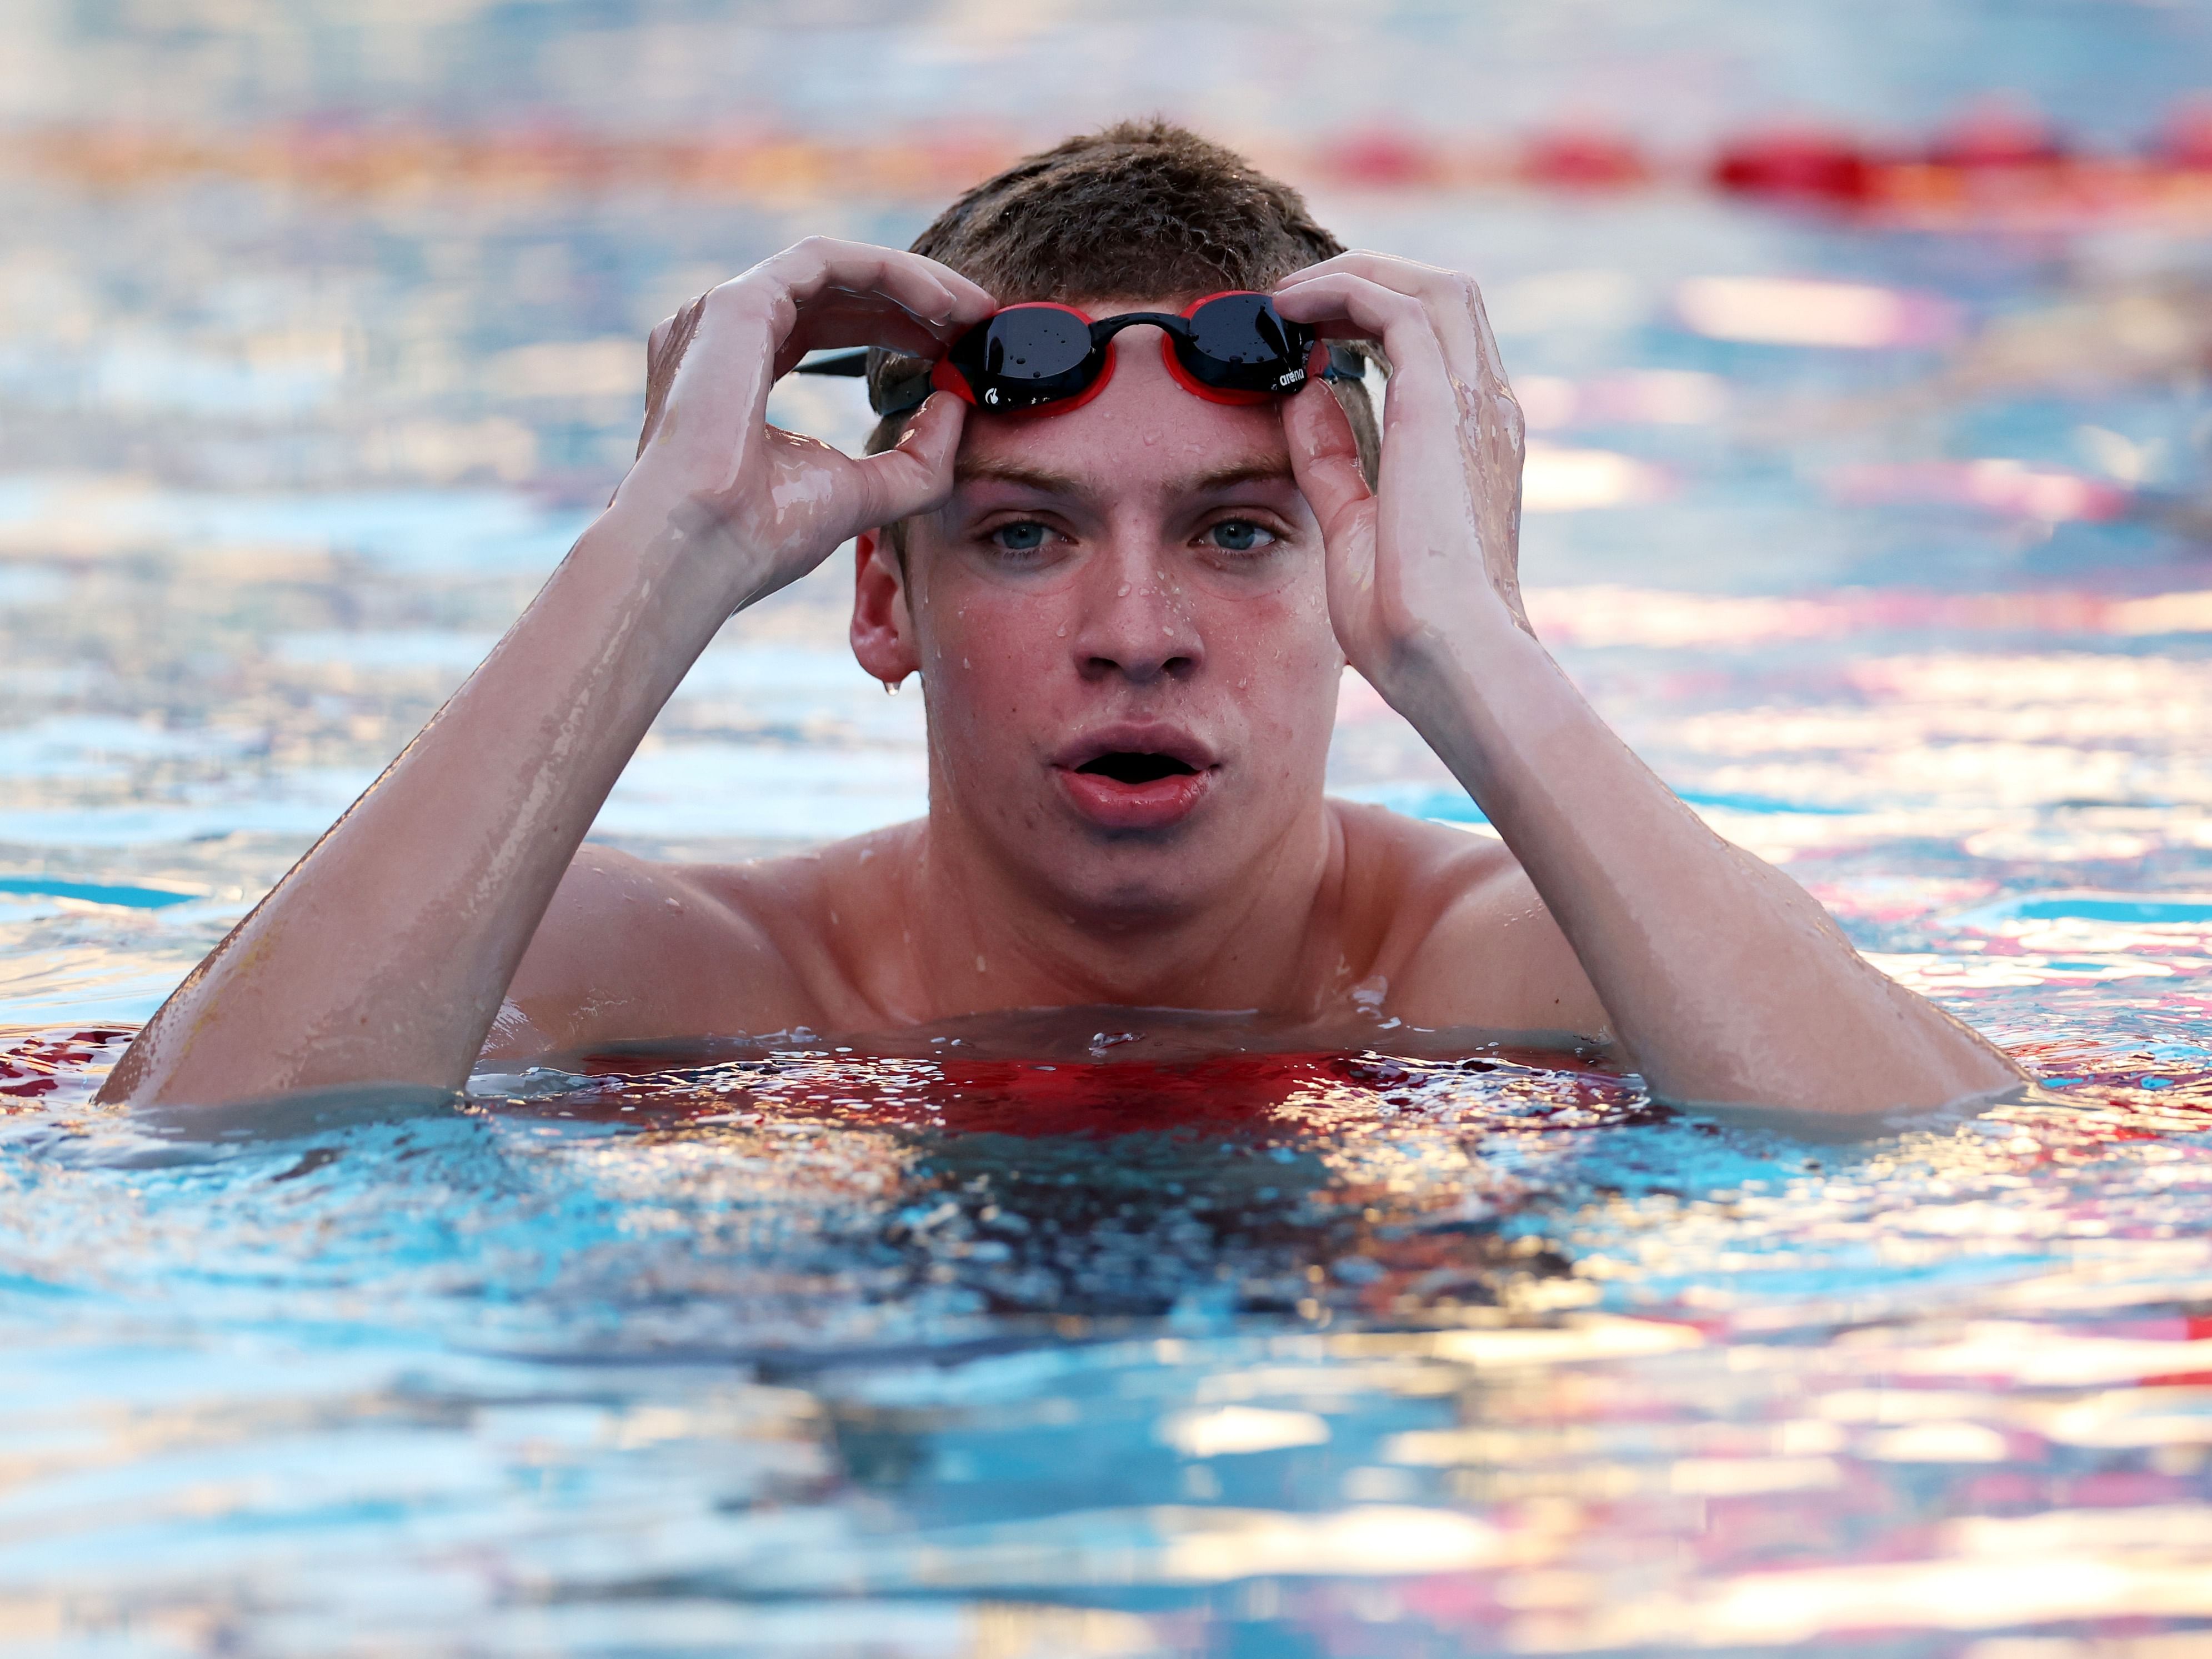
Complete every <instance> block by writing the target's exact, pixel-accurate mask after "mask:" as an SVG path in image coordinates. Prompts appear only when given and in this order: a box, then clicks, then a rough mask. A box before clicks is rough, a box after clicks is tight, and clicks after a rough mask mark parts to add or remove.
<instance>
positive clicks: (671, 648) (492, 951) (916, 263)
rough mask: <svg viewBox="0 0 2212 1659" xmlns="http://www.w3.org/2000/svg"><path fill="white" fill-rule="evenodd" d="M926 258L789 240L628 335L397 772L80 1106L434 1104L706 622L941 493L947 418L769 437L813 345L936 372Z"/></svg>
mask: <svg viewBox="0 0 2212 1659" xmlns="http://www.w3.org/2000/svg"><path fill="white" fill-rule="evenodd" d="M992 305H993V302H992V300H991V297H990V296H989V295H987V294H986V293H985V292H984V291H983V290H982V289H979V288H977V287H976V286H975V284H974V283H970V282H968V281H967V280H966V279H964V278H963V277H961V276H957V275H955V274H954V273H953V272H951V270H946V269H945V268H944V267H943V266H941V265H938V264H934V263H933V262H932V261H929V260H927V259H923V258H917V257H915V256H914V255H911V254H906V253H894V252H888V251H886V250H884V249H881V248H870V247H864V246H860V245H858V244H854V243H844V242H830V241H823V240H814V241H810V242H803V243H801V244H799V246H796V247H794V248H791V249H788V250H787V251H786V252H783V253H781V254H779V255H777V256H776V257H775V258H772V259H770V260H768V261H767V262H765V263H764V264H761V265H758V266H757V267H755V268H754V269H753V270H750V271H748V272H746V273H745V275H744V276H741V277H738V279H737V280H735V281H734V282H731V283H724V284H723V285H722V286H721V287H720V288H718V289H714V291H713V292H712V293H710V294H708V295H705V296H703V297H702V299H700V300H698V301H695V302H694V303H693V304H692V305H690V307H686V308H685V309H684V312H682V313H679V314H678V316H676V317H674V318H671V319H670V320H669V321H668V322H666V323H664V324H662V325H661V326H660V327H659V329H657V330H656V331H654V334H653V342H652V345H651V348H650V351H649V354H648V386H647V398H646V426H645V434H644V436H643V438H642V439H641V441H640V444H639V453H638V459H637V461H636V464H635V465H634V466H633V467H632V468H631V470H630V471H629V476H628V477H625V478H624V479H623V483H622V486H621V488H620V489H618V490H617V492H616V494H615V497H614V500H613V501H611V503H610V504H609V506H608V508H607V511H606V512H605V514H604V515H603V516H602V517H601V518H600V519H599V520H598V521H597V522H596V523H595V524H593V525H592V527H591V528H590V529H589V530H587V531H586V532H584V535H583V536H582V538H580V540H579V541H578V542H577V544H576V545H575V547H574V550H572V551H571V552H570V553H569V555H568V558H567V559H566V560H564V561H563V562H562V565H561V567H560V568H559V569H557V570H556V571H555V572H554V574H553V575H552V577H551V578H550V580H548V581H547V582H546V584H545V586H544V589H543V590H542V591H541V592H539V593H538V597H537V599H535V600H533V601H532V604H531V605H530V608H529V609H528V610H527V611H525V612H524V613H523V615H522V617H521V618H520V621H518V622H517V623H515V624H514V626H513V629H510V630H509V631H508V632H507V636H506V637H505V638H504V639H502V640H501V641H500V642H499V644H498V645H497V646H496V647H494V649H493V651H492V653H491V654H490V656H489V657H488V658H486V659H485V660H484V662H483V665H482V666H480V667H479V668H478V669H477V671H476V672H475V673H474V674H472V675H471V676H470V678H469V679H468V681H467V682H466V683H465V684H464V685H463V686H462V687H461V689H460V690H459V691H457V692H455V693H454V694H453V698H452V700H451V701H450V702H447V705H446V706H445V707H444V708H442V709H441V710H440V711H439V712H438V714H436V716H435V717H434V718H433V719H432V720H431V721H430V723H429V724H428V726H425V727H424V728H423V729H422V732H421V734H420V735H419V736H417V737H416V739H415V741H414V742H413V743H411V744H409V745H408V746H407V748H406V749H405V750H404V751H403V752H402V753H401V755H400V757H399V758H398V759H397V760H396V761H394V762H393V763H392V765H391V766H390V767H389V768H388V769H386V772H385V774H384V775H383V776H382V777H381V778H380V779H378V780H377V781H376V782H375V783H374V784H373V785H372V786H371V787H369V789H368V793H365V794H364V795H362V798H361V799H359V800H358V801H356V802H355V803H354V805H353V806H352V807H351V808H349V810H348V811H347V812H346V814H345V816H344V817H342V818H340V819H339V820H338V822H337V824H336V825H335V826H333V827H332V828H331V829H330V831H329V832H328V833H327V834H325V836H324V837H323V838H322V840H321V841H319V842H317V843H316V845H315V846H314V848H313V849H312V850H310V851H309V853H308V854H307V856H306V857H305V858H304V859H302V860H301V861H300V862H299V864H297V865H296V866H294V867H293V869H292V871H291V872H289V874H288V875H287V876H286V877H285V878H284V879H283V881H282V882H280V883H278V884H277V885H276V889H275V890H274V891H272V892H271V893H270V895H269V896H268V897H267V898H265V899H264V900H263V901H262V902H261V903H260V904H259V905H258V906H257V907H256V908H254V910H253V911H252V914H251V915H248V916H247V917H246V920H245V921H242V922H240V924H239V925H238V927H236V928H235V929H234V930H233V932H232V933H231V934H230V936H229V937H228V939H225V940H223V942H222V944H221V945H217V946H216V949H215V950H214V951H212V952H211V953H210V955H209V957H208V958H207V960H206V961H204V962H203V963H200V965H199V966H198V967H197V968H196V969H193V971H192V973H191V975H190V976H189V977H188V978H187V979H186V980H185V982H184V983H183V985H181V986H180V987H178V989H177V991H176V993H175V994H173V996H171V997H170V999H169V1000H168V1001H167V1003H165V1004H163V1005H162V1006H161V1010H160V1012H157V1013H156V1014H155V1016H154V1018H153V1019H152V1020H151V1021H150V1022H149V1024H147V1026H146V1027H145V1029H144V1030H142V1031H141V1032H140V1033H139V1034H138V1036H137V1040H136V1041H135V1042H132V1044H131V1048H130V1050H129V1051H128V1052H127V1053H126V1054H125V1055H124V1058H123V1060H122V1062H121V1063H120V1064H119V1065H118V1066H117V1067H116V1068H115V1071H114V1073H112V1075H111V1076H110V1077H109V1079H108V1080H107V1083H106V1086H105V1087H104V1088H103V1089H102V1091H101V1098H102V1099H103V1100H106V1101H112V1102H129V1103H133V1104H146V1103H155V1102H179V1101H193V1102H200V1103H210V1102H216V1101H224V1100H235V1099H239V1098H242V1097H251V1096H254V1095H261V1094H269V1093H272V1092H275V1091H280V1090H287V1089H301V1088H313V1087H318V1086H323V1085H337V1084H348V1083H366V1082H386V1081H390V1082H405V1083H416V1084H431V1085H441V1086H446V1087H453V1086H456V1085H459V1083H460V1082H461V1081H462V1079H465V1077H466V1076H467V1075H468V1071H469V1067H470V1065H471V1062H472V1061H473V1060H475V1058H476V1056H477V1052H478V1051H479V1049H480V1048H481V1047H482V1046H483V1041H484V1036H485V1033H486V1031H487V1030H489V1028H490V1025H491V1023H492V1019H493V1017H494V1016H495V1014H496V1013H497V1012H498V1011H499V1006H500V1000H501V996H502V994H504V993H505V991H506V989H507V982H508V981H509V980H510V978H512V977H513V974H514V971H515V967H516V964H517V963H518V962H520V959H521V957H522V954H523V951H524V949H525V948H526V946H527V945H529V943H530V939H531V935H532V933H533V932H534V931H535V930H536V928H537V927H538V921H539V919H540V918H541V917H542V916H543V915H544V913H545V908H546V906H547V905H548V904H549V903H550V901H551V899H552V897H553V894H554V890H555V889H556V886H557V885H558V884H559V883H560V881H561V878H562V874H563V872H565V871H566V870H567V869H568V861H569V860H570V858H571V856H572V855H573V854H574V852H575V850H576V848H577V846H578V845H579V843H580V842H581V841H582V840H583V836H584V833H585V831H586V829H589V828H590V827H591V823H592V817H594V816H595V815H596V814H597V812H598V811H599V805H600V803H601V802H603V801H604V800H605V799H606V795H607V792H608V791H609V790H610V789H611V788H612V787H614V782H615V780H616V779H617V777H618V776H619V775H621V772H622V769H623V766H624V765H625V764H626V763H628V761H629V757H630V755H631V753H632V751H633V750H635V748H636V747H637V744H638V742H639V740H640V739H641V738H643V736H644V735H645V732H646V728H647V726H650V725H651V724H652V721H653V716H654V715H655V714H658V713H659V709H660V707H661V705H662V704H663V703H664V702H666V701H667V699H668V697H669V696H670V694H671V692H673V691H674V690H675V689H676V686H677V684H678V682H679V681H680V680H681V679H682V678H683V677H684V673H685V671H687V670H688V669H689V668H690V665H691V664H692V662H693V661H694V660H695V659H696V658H697V657H698V655H699V653H700V652H701V651H702V650H704V649H705V647H706V646H707V643H708V641H709V640H711V639H713V638H714V633H715V630H716V629H719V628H720V626H721V625H722V623H724V622H725V621H726V620H727V619H728V618H729V617H730V616H731V615H732V614H733V613H734V612H735V611H738V610H739V609H741V608H742V607H744V605H750V603H752V602H753V601H754V600H755V599H759V598H761V597H763V595H765V594H768V593H771V592H775V590H776V589H777V588H779V587H781V586H784V585H785V584H786V583H787V582H791V581H793V580H797V579H798V578H799V576H802V575H804V574H805V573H806V572H807V571H808V570H810V569H811V568H813V567H814V566H815V565H817V564H818V563H819V562H821V561H822V560H823V558H824V557H825V556H827V555H828V554H829V551H830V550H832V549H834V548H835V547H836V546H837V544H839V543H841V542H842V541H844V540H845V539H846V538H848V537H850V536H851V535H853V534H854V532H857V531H860V530H863V529H866V528H869V527H871V526H875V525H878V524H882V523H884V522H885V521H887V520H890V519H895V518H898V517H901V516H903V515H905V514H907V513H914V512H918V511H924V510H927V508H928V507H931V506H933V505H934V504H935V503H936V502H938V501H941V500H942V499H943V498H944V496H945V494H946V493H947V492H948V491H949V490H950V489H951V465H952V454H953V450H954V448H955V447H956V446H957V443H958V441H959V433H960V413H959V410H958V408H957V405H955V404H954V401H953V400H952V399H951V398H940V399H935V400H933V404H934V406H933V407H932V408H931V409H929V410H926V411H925V412H924V414H923V415H922V416H921V419H920V420H918V421H917V422H916V423H915V428H914V429H913V430H912V431H911V432H910V433H909V434H908V438H907V441H905V442H904V443H903V444H902V446H901V447H899V448H897V449H896V450H893V451H890V452H889V453H885V454H883V455H878V456H872V457H870V458H868V459H866V460H860V461H855V460H853V459H849V458H848V457H846V456H844V455H842V454H840V453H838V452H837V451H836V450H834V449H831V448H830V447H828V446H827V445H824V444H821V443H817V442H816V441H813V440H811V439H807V438H802V437H798V436H795V435H791V434H788V433H784V432H780V431H778V430H776V429H775V428H773V427H770V426H769V425H767V423H766V416H765V410H766V407H767V401H768V394H769V387H770V386H772V385H773V384H774V382H775V379H776V377H777V375H778V374H781V373H783V372H785V371H787V370H788V369H789V368H791V366H792V365H793V363H795V362H798V360H799V358H800V357H801V356H804V355H805V353H806V352H807V351H809V350H811V349H815V348H816V347H818V346H837V345H851V344H859V343H881V344H884V345H890V346H895V347H898V348H900V349H904V350H908V351H918V352H925V353H927V354H929V355H933V356H934V355H936V354H937V353H938V352H939V351H940V350H941V349H942V342H943V341H944V340H945V339H947V338H949V337H951V336H952V335H954V334H956V333H957V332H958V331H960V330H961V329H962V328H963V327H964V326H966V325H968V324H969V323H970V322H972V321H974V320H975V319H978V318H980V317H982V316H985V315H987V314H988V313H989V312H990V310H991V309H992Z"/></svg>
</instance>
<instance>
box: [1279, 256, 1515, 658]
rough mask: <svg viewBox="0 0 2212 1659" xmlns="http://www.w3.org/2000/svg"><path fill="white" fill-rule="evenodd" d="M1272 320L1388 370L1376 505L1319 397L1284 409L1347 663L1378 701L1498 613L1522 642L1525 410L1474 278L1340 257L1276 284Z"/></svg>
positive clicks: (1315, 389) (1334, 411) (1339, 414)
mask: <svg viewBox="0 0 2212 1659" xmlns="http://www.w3.org/2000/svg"><path fill="white" fill-rule="evenodd" d="M1275 307H1276V309H1277V310H1279V311H1280V312H1281V313H1282V314H1283V315H1284V316H1285V317H1287V318H1289V319H1292V320H1293V321H1296V322H1302V323H1310V324H1313V325H1316V326H1317V327H1318V328H1319V329H1320V331H1321V332H1322V335H1323V336H1324V337H1332V338H1347V337H1365V338H1370V339H1380V340H1381V341H1382V343H1383V350H1384V352H1385V353H1386V354H1387V355H1388V356H1389V359H1390V368H1391V373H1390V395H1389V403H1388V404H1387V406H1386V416H1387V418H1386V419H1385V422H1384V423H1383V468H1382V478H1381V486H1382V493H1381V494H1380V495H1374V494H1371V493H1370V491H1369V489H1368V488H1367V484H1366V481H1365V480H1364V479H1363V478H1362V477H1360V474H1359V458H1358V451H1357V450H1356V449H1355V447H1353V443H1352V428H1351V426H1350V425H1349V423H1348V422H1346V420H1345V418H1344V412H1343V410H1340V409H1339V408H1338V407H1337V404H1336V400H1335V398H1333V397H1331V396H1330V395H1329V393H1328V392H1327V390H1326V389H1323V388H1320V387H1319V386H1318V383H1316V384H1310V385H1309V386H1307V387H1306V389H1305V390H1304V391H1303V392H1300V393H1299V394H1298V395H1297V397H1295V398H1291V399H1290V400H1289V401H1288V402H1287V403H1286V404H1285V406H1284V409H1283V426H1284V429H1285V435H1287V436H1288V438H1289V440H1290V448H1291V469H1292V471H1293V472H1294V473H1295V474H1296V476H1297V481H1298V487H1299V489H1301V490H1302V491H1303V492H1304V495H1305V498H1306V501H1307V503H1308V504H1309V505H1310V506H1311V507H1312V508H1313V510H1314V515H1315V517H1316V519H1317V520H1320V523H1321V527H1322V537H1323V539H1324V541H1325V542H1326V544H1327V547H1328V605H1329V616H1330V619H1331V621H1332V622H1333V623H1334V625H1335V628H1336V637H1337V641H1338V642H1339V643H1340V645H1342V646H1343V647H1344V653H1345V656H1346V659H1349V660H1350V662H1351V663H1352V666H1353V667H1355V668H1357V669H1358V670H1359V671H1360V672H1361V673H1362V674H1364V676H1366V678H1368V680H1369V681H1370V683H1372V684H1374V685H1375V687H1376V690H1379V691H1382V692H1383V694H1384V696H1389V695H1390V692H1391V681H1392V679H1393V678H1395V675H1397V674H1398V673H1400V672H1401V671H1405V670H1407V669H1410V668H1414V667H1418V666H1419V665H1421V664H1422V663H1423V662H1424V661H1425V660H1431V659H1434V658H1436V657H1437V654H1438V653H1443V652H1446V651H1448V650H1449V647H1450V646H1451V643H1452V642H1453V641H1455V640H1461V641H1463V640H1464V639H1465V637H1466V633H1467V630H1468V628H1469V626H1470V625H1471V624H1474V623H1480V622H1482V621H1484V620H1487V619H1490V618H1493V617H1497V616H1498V615H1503V616H1504V617H1510V620H1511V621H1512V623H1514V624H1516V625H1517V626H1518V627H1520V628H1522V629H1524V630H1525V629H1527V628H1528V616H1527V613H1526V612H1525V611H1523V610H1522V605H1521V572H1520V538H1521V463H1522V452H1523V444H1522V420H1521V406H1520V405H1519V404H1516V402H1514V400H1513V392H1512V388H1511V387H1510V386H1507V385H1506V383H1505V368H1504V363H1503V362H1501V361H1500V359H1499V357H1498V341H1497V337H1495V336H1494V335H1492V333H1491V331H1490V322H1489V319H1487V318H1486V317H1485V316H1484V315H1483V311H1482V295H1481V294H1480V292H1479V291H1478V290H1477V289H1476V288H1475V285H1474V280H1473V279H1472V278H1471V277H1468V276H1461V275H1459V274H1458V273H1457V272H1455V271H1449V270H1437V268H1436V267H1435V266H1433V265H1423V264H1414V263H1413V261H1412V260H1410V259H1394V258H1389V256H1387V255H1384V254H1380V253H1343V254H1339V255H1338V256H1337V257H1336V258H1334V259H1327V260H1324V261H1322V263H1321V264H1316V265H1310V266H1308V267H1307V268H1306V269H1305V270H1301V271H1298V272H1297V273H1295V274H1294V275H1291V276H1286V277H1285V278H1284V279H1283V281H1282V283H1281V284H1280V285H1279V287H1278V288H1277V289H1276V290H1275Z"/></svg>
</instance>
